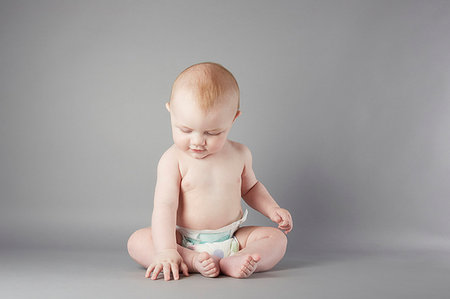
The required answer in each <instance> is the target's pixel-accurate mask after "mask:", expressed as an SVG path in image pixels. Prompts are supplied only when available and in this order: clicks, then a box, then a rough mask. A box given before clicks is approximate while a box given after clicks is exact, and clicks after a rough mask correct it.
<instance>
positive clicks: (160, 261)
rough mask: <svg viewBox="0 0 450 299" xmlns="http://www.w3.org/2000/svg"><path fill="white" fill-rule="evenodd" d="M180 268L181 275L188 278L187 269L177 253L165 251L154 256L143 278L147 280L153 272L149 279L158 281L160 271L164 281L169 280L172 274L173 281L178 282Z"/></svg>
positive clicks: (173, 250) (172, 250) (170, 250)
mask: <svg viewBox="0 0 450 299" xmlns="http://www.w3.org/2000/svg"><path fill="white" fill-rule="evenodd" d="M180 267H181V271H182V272H183V274H184V275H185V276H189V272H188V267H187V265H186V264H185V263H184V261H183V258H182V257H181V255H180V254H179V253H178V251H177V250H176V249H167V250H164V251H161V252H160V253H159V254H157V255H156V256H155V259H154V261H153V263H152V264H151V265H150V266H149V267H148V268H147V272H145V277H147V278H149V277H150V274H151V273H152V271H153V274H152V277H151V279H152V280H155V279H158V275H159V273H160V272H161V270H162V271H163V273H164V280H170V272H172V273H173V279H175V280H178V279H179V278H180V275H179V269H180Z"/></svg>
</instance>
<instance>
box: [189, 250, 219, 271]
mask: <svg viewBox="0 0 450 299" xmlns="http://www.w3.org/2000/svg"><path fill="white" fill-rule="evenodd" d="M193 266H194V268H195V269H196V270H197V271H198V272H200V274H201V275H203V276H205V277H217V276H219V274H220V266H219V259H218V258H217V257H215V256H211V255H209V253H207V252H201V253H199V254H198V255H196V256H195V257H194V262H193Z"/></svg>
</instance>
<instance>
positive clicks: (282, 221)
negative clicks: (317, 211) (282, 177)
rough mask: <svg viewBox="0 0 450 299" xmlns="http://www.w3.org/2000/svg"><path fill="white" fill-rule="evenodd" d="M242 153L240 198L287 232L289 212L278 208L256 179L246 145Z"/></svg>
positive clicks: (289, 221) (290, 219) (289, 229)
mask: <svg viewBox="0 0 450 299" xmlns="http://www.w3.org/2000/svg"><path fill="white" fill-rule="evenodd" d="M243 155H244V159H245V165H244V171H243V172H242V186H241V194H242V198H243V199H244V200H245V202H246V203H247V204H248V205H249V206H250V207H252V208H253V209H255V210H257V211H259V212H260V213H261V214H263V215H264V216H266V217H268V218H269V219H270V220H272V221H273V222H275V223H277V224H278V228H279V229H281V230H284V231H285V233H286V234H287V233H288V232H290V231H291V230H292V227H293V222H292V216H291V214H290V213H289V211H288V210H286V209H282V208H280V206H279V205H278V204H277V202H276V201H275V200H274V199H273V197H272V196H271V195H270V193H269V191H267V189H266V187H264V185H263V184H262V183H261V182H259V181H258V180H257V179H256V176H255V173H254V172H253V167H252V154H251V152H250V150H249V149H248V148H247V147H244V149H243Z"/></svg>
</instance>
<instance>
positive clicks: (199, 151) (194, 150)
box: [189, 148, 205, 153]
mask: <svg viewBox="0 0 450 299" xmlns="http://www.w3.org/2000/svg"><path fill="white" fill-rule="evenodd" d="M189 149H190V150H191V151H193V152H194V153H202V152H204V151H205V149H196V148H189Z"/></svg>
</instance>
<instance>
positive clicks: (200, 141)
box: [191, 133, 205, 146]
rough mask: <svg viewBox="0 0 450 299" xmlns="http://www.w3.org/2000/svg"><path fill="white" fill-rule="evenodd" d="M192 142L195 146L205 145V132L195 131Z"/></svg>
mask: <svg viewBox="0 0 450 299" xmlns="http://www.w3.org/2000/svg"><path fill="white" fill-rule="evenodd" d="M191 143H192V145H195V146H198V145H204V144H205V137H204V136H203V134H199V133H194V134H193V135H192V139H191Z"/></svg>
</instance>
